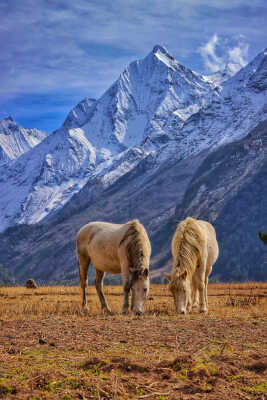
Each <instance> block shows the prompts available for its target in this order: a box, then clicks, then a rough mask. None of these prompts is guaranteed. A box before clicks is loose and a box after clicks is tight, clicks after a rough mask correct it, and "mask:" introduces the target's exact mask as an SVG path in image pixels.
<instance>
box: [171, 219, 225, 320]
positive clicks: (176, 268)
mask: <svg viewBox="0 0 267 400" xmlns="http://www.w3.org/2000/svg"><path fill="white" fill-rule="evenodd" d="M218 255H219V249H218V243H217V240H216V233H215V230H214V228H213V226H212V225H211V224H210V223H208V222H206V221H201V220H196V219H193V218H190V217H188V218H186V219H185V220H184V221H182V222H181V223H180V224H179V225H178V227H177V229H176V232H175V234H174V236H173V239H172V256H173V268H172V272H171V274H165V276H166V278H167V279H168V280H169V281H170V283H169V289H170V291H171V292H172V294H173V297H174V303H175V307H176V311H177V312H178V313H182V314H185V313H186V312H190V311H191V307H192V299H193V307H197V306H198V294H199V298H200V312H204V313H206V312H208V295H207V286H208V277H209V274H210V273H211V270H212V266H213V264H214V263H215V261H216V260H217V258H218Z"/></svg>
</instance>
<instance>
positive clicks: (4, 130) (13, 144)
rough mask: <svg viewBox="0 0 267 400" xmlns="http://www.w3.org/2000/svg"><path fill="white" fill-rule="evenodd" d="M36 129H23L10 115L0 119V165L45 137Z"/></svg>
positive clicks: (43, 133) (16, 156)
mask: <svg viewBox="0 0 267 400" xmlns="http://www.w3.org/2000/svg"><path fill="white" fill-rule="evenodd" d="M47 135H48V134H47V133H46V132H43V131H39V130H38V129H25V128H22V127H21V126H20V125H18V124H17V123H16V122H15V121H14V120H13V118H12V117H10V116H9V117H7V118H4V119H3V120H1V121H0V167H1V165H4V164H6V163H9V162H10V161H13V160H15V159H17V158H18V157H19V156H20V155H21V154H23V153H25V152H27V151H29V150H30V149H32V148H33V147H34V146H36V145H37V144H38V143H40V142H41V141H42V140H44V139H45V138H46V137H47Z"/></svg>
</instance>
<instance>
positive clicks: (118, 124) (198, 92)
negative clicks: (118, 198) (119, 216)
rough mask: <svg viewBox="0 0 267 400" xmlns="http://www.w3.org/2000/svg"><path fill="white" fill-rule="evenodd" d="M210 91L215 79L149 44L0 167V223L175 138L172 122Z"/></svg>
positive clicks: (178, 123)
mask: <svg viewBox="0 0 267 400" xmlns="http://www.w3.org/2000/svg"><path fill="white" fill-rule="evenodd" d="M214 96H218V94H217V89H215V85H213V84H212V83H210V82H208V81H207V80H205V79H204V78H203V77H202V76H201V75H198V74H196V73H194V72H192V71H191V70H190V69H188V68H186V67H184V66H183V65H182V64H180V63H179V62H178V61H176V60H175V59H174V58H173V57H172V56H171V55H170V54H169V53H168V52H167V50H166V49H164V48H163V47H160V46H155V47H154V49H153V51H152V52H151V53H149V54H148V56H147V57H145V58H144V59H143V60H140V61H135V62H132V63H131V64H130V65H129V66H128V67H127V68H126V69H125V71H124V72H123V73H122V74H121V75H120V77H119V79H118V80H117V81H116V82H115V83H114V84H113V85H112V86H111V87H110V88H109V89H108V90H107V92H105V93H104V94H103V96H102V97H101V98H100V99H99V100H97V101H94V100H90V99H85V100H83V101H82V102H81V103H80V104H78V105H77V106H76V107H75V108H74V109H73V110H72V111H71V112H70V113H69V115H68V117H67V119H66V121H65V122H64V124H63V126H62V127H61V128H60V129H59V130H57V131H55V132H53V133H52V134H51V135H49V137H47V138H46V139H45V140H43V141H42V143H40V144H39V145H38V146H36V147H35V148H34V149H33V150H31V151H30V152H28V153H25V154H23V155H22V156H21V157H20V158H19V159H18V160H17V162H15V163H14V165H12V166H11V167H10V168H9V169H8V170H2V171H1V182H0V190H1V193H3V195H2V197H1V200H0V210H1V217H0V226H1V230H4V229H5V228H6V227H8V226H10V225H14V224H17V223H34V222H38V221H40V220H42V219H43V218H45V217H46V216H47V215H48V214H50V213H51V212H53V213H54V212H55V211H57V210H58V209H60V208H61V207H62V206H63V205H64V204H65V203H66V202H67V201H68V200H69V199H70V198H71V197H72V195H73V194H74V193H76V192H77V191H79V190H80V189H81V188H82V187H83V186H84V184H85V183H86V182H87V181H88V179H92V178H94V177H96V176H103V175H104V174H105V173H106V172H107V171H110V170H111V169H112V170H113V171H114V172H113V173H110V174H109V179H110V180H111V182H113V181H114V179H116V178H117V177H118V176H120V174H123V173H125V172H126V171H128V170H130V169H131V168H133V167H134V165H135V163H136V162H137V160H138V158H139V157H141V158H142V157H145V156H146V154H147V153H148V152H151V151H157V150H158V149H160V148H161V146H162V145H163V144H164V143H166V142H168V141H170V140H173V139H175V137H176V135H177V129H181V127H182V126H183V124H184V122H185V121H186V120H187V119H188V118H189V117H190V116H191V115H192V114H193V113H195V112H196V111H198V110H199V109H200V108H201V107H203V106H204V105H205V104H207V103H208V102H210V101H211V99H212V98H213V97H214ZM174 127H175V129H174ZM138 145H140V146H142V149H141V148H140V149H139V150H136V151H135V153H136V161H135V162H132V161H131V162H129V161H128V158H129V155H130V154H132V151H131V149H132V148H133V147H134V146H138ZM130 159H131V157H130ZM115 169H116V171H115ZM106 181H107V179H106Z"/></svg>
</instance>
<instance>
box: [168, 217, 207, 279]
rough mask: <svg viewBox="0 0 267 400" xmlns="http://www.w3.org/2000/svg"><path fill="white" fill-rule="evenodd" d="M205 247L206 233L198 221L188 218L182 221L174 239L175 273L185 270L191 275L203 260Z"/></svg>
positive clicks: (179, 273)
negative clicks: (204, 233)
mask: <svg viewBox="0 0 267 400" xmlns="http://www.w3.org/2000/svg"><path fill="white" fill-rule="evenodd" d="M203 248H204V235H203V231H202V230H201V228H200V226H199V224H198V221H197V220H195V219H193V218H190V217H188V218H186V219H185V220H184V221H182V222H180V224H179V225H178V227H177V229H176V232H175V234H174V237H173V240H172V251H173V274H174V275H175V276H177V277H178V276H180V275H182V274H183V273H184V272H185V271H186V272H187V273H188V274H189V276H190V277H192V275H193V274H194V272H195V269H196V267H197V264H198V262H201V260H202V256H203Z"/></svg>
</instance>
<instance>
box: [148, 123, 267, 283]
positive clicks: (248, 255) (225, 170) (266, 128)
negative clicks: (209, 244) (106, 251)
mask: <svg viewBox="0 0 267 400" xmlns="http://www.w3.org/2000/svg"><path fill="white" fill-rule="evenodd" d="M266 173H267V120H265V121H263V122H262V123H260V124H259V125H258V126H257V127H256V128H255V129H254V130H253V131H252V132H251V133H250V134H249V135H248V136H247V137H246V138H244V139H242V140H240V141H237V142H233V143H230V144H227V145H225V146H222V147H221V148H219V149H218V150H217V151H214V152H212V153H211V154H210V155H208V157H206V158H205V160H204V161H203V163H202V164H201V166H200V167H199V168H198V170H197V172H196V173H195V175H194V178H193V179H192V181H191V183H190V185H189V186H188V188H187V191H186V194H185V196H184V199H183V201H182V204H181V203H180V204H179V205H177V206H176V211H175V214H174V216H173V217H172V218H170V219H169V221H166V225H165V226H163V227H162V231H161V232H160V235H161V241H162V242H164V243H167V242H169V241H170V240H171V236H172V233H171V232H172V231H174V229H175V225H176V223H174V221H177V222H179V221H181V220H183V219H185V218H186V217H187V216H188V215H190V216H193V217H195V218H201V219H204V220H208V221H210V222H211V223H212V224H213V225H214V227H215V229H216V232H217V238H218V242H219V247H220V255H219V259H218V261H217V262H216V266H215V267H214V270H213V277H214V278H216V279H219V280H224V281H232V280H236V281H242V280H262V281H264V280H267V268H266V265H264V262H265V261H266V249H265V248H264V245H263V244H262V243H261V241H260V240H259V238H258V231H260V230H264V229H266V226H267V212H266V196H267V189H266ZM152 240H155V239H154V238H153V236H152ZM156 257H157V258H158V260H159V261H158V264H157V265H156V267H161V266H162V264H163V261H164V260H166V258H167V260H170V259H171V255H170V249H167V248H165V249H164V250H163V251H162V250H160V249H159V251H156ZM165 266H166V265H165ZM169 267H170V264H169ZM165 270H166V269H165Z"/></svg>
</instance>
